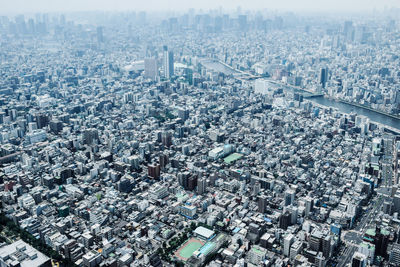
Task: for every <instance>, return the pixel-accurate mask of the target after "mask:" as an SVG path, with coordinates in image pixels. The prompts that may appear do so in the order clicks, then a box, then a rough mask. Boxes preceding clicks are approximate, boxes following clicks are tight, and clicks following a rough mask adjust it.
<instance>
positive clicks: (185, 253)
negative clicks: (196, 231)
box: [175, 238, 204, 261]
mask: <svg viewBox="0 0 400 267" xmlns="http://www.w3.org/2000/svg"><path fill="white" fill-rule="evenodd" d="M203 245H204V242H203V241H200V240H199V239H197V238H191V239H189V240H188V241H186V242H185V244H183V245H182V246H181V247H180V248H179V249H178V250H177V251H176V252H175V256H177V257H178V258H180V259H181V260H184V261H186V260H187V259H189V258H190V257H191V256H192V255H193V252H195V251H196V250H197V249H199V248H201V247H202V246H203Z"/></svg>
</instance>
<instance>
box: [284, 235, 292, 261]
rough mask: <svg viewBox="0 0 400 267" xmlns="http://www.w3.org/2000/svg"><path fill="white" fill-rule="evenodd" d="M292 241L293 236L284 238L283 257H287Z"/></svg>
mask: <svg viewBox="0 0 400 267" xmlns="http://www.w3.org/2000/svg"><path fill="white" fill-rule="evenodd" d="M293 241H294V235H292V234H288V235H287V236H285V238H284V240H283V255H285V256H289V254H290V247H291V245H292V243H293Z"/></svg>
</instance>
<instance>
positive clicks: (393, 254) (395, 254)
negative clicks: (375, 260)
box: [389, 243, 400, 266]
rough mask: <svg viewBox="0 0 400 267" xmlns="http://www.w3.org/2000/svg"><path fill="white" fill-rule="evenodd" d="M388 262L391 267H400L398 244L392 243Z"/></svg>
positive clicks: (399, 246) (399, 247)
mask: <svg viewBox="0 0 400 267" xmlns="http://www.w3.org/2000/svg"><path fill="white" fill-rule="evenodd" d="M389 261H390V263H391V264H393V266H400V244H398V243H394V244H393V247H392V250H391V251H390V257H389Z"/></svg>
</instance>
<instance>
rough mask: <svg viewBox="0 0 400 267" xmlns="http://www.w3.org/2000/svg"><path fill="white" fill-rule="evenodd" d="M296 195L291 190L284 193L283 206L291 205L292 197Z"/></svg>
mask: <svg viewBox="0 0 400 267" xmlns="http://www.w3.org/2000/svg"><path fill="white" fill-rule="evenodd" d="M295 195H296V192H295V191H294V190H292V189H288V190H286V192H285V206H289V205H292V204H293V202H294V196H295Z"/></svg>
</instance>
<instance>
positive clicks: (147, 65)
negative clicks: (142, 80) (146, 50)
mask: <svg viewBox="0 0 400 267" xmlns="http://www.w3.org/2000/svg"><path fill="white" fill-rule="evenodd" d="M144 74H145V77H146V78H148V79H152V80H155V79H156V78H157V76H158V66H157V60H156V59H155V58H146V59H145V60H144Z"/></svg>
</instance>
